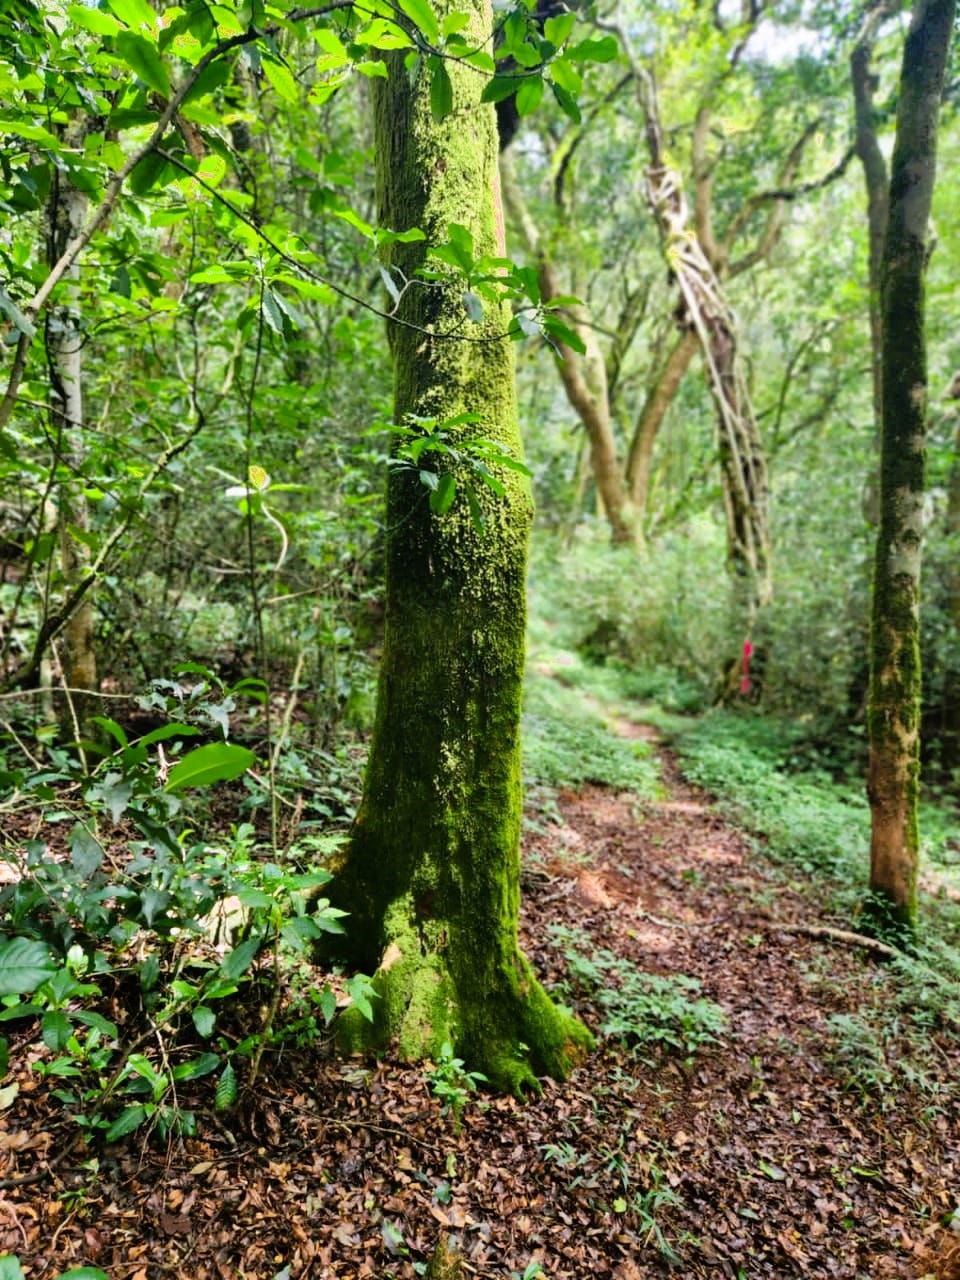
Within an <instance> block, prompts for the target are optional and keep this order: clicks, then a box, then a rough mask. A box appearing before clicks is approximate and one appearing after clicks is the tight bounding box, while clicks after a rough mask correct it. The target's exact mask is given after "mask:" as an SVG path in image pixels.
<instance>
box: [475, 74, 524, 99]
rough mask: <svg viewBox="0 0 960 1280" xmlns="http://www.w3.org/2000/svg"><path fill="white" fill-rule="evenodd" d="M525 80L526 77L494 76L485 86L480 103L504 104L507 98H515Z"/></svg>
mask: <svg viewBox="0 0 960 1280" xmlns="http://www.w3.org/2000/svg"><path fill="white" fill-rule="evenodd" d="M525 79H526V77H525V76H494V77H493V79H492V80H490V81H488V83H487V84H486V85H485V86H484V90H483V93H481V95H480V101H481V102H503V100H504V99H505V98H511V97H513V95H514V94H515V93H516V92H517V90H518V89H519V88H520V86H521V85H522V84H523V82H524V80H525Z"/></svg>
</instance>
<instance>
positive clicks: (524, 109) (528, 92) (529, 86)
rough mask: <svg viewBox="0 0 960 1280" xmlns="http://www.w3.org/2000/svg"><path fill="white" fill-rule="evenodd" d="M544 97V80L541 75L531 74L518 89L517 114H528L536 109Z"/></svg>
mask: <svg viewBox="0 0 960 1280" xmlns="http://www.w3.org/2000/svg"><path fill="white" fill-rule="evenodd" d="M542 97H543V81H542V80H541V79H540V77H539V76H529V77H528V78H527V79H526V80H524V82H523V84H522V85H521V86H520V88H519V89H518V90H517V114H518V115H521V116H528V115H530V114H531V112H533V111H536V109H537V107H538V106H539V105H540V99H541V98H542Z"/></svg>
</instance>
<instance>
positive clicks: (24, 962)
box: [0, 938, 57, 996]
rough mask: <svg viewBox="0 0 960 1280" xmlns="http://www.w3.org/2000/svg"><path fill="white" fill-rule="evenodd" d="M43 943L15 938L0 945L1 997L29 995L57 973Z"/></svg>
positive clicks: (52, 959) (51, 957)
mask: <svg viewBox="0 0 960 1280" xmlns="http://www.w3.org/2000/svg"><path fill="white" fill-rule="evenodd" d="M56 968H57V966H56V962H55V961H54V958H53V956H52V955H51V954H50V952H49V950H48V949H47V947H46V945H45V944H44V943H42V942H34V941H32V940H31V939H29V938H14V939H13V940H12V941H11V942H7V943H4V944H3V945H2V946H0V996H9V995H18V996H19V995H28V994H29V993H30V992H31V991H36V989H37V987H39V986H40V984H41V983H43V982H46V980H47V979H48V978H49V977H50V975H51V974H52V973H55V972H56Z"/></svg>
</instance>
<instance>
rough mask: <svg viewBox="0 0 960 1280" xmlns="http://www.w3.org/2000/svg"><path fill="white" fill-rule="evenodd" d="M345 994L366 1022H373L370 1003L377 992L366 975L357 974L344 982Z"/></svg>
mask: <svg viewBox="0 0 960 1280" xmlns="http://www.w3.org/2000/svg"><path fill="white" fill-rule="evenodd" d="M346 988H347V994H348V995H349V996H350V999H351V1000H352V1001H353V1003H354V1004H355V1005H356V1007H357V1008H358V1009H359V1010H360V1012H361V1013H362V1014H363V1016H364V1017H365V1018H366V1020H367V1021H368V1022H372V1021H373V1005H372V1004H371V1003H370V1000H371V997H375V996H376V994H377V992H376V990H375V989H374V986H373V983H372V982H371V981H370V979H369V978H368V977H367V976H366V974H363V973H358V974H355V975H354V977H352V978H348V979H347V982H346Z"/></svg>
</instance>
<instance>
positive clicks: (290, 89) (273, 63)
mask: <svg viewBox="0 0 960 1280" xmlns="http://www.w3.org/2000/svg"><path fill="white" fill-rule="evenodd" d="M260 65H261V66H262V67H263V74H264V75H265V76H266V77H267V79H268V80H269V81H270V83H271V84H272V85H273V87H274V89H276V91H277V93H278V94H279V95H280V97H281V98H282V99H283V100H284V102H296V101H297V100H298V98H299V97H300V91H299V89H298V88H297V82H296V80H295V79H294V78H293V73H292V72H291V71H290V68H289V67H288V66H286V65H285V64H284V63H282V62H278V61H277V60H276V59H274V58H261V59H260Z"/></svg>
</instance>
